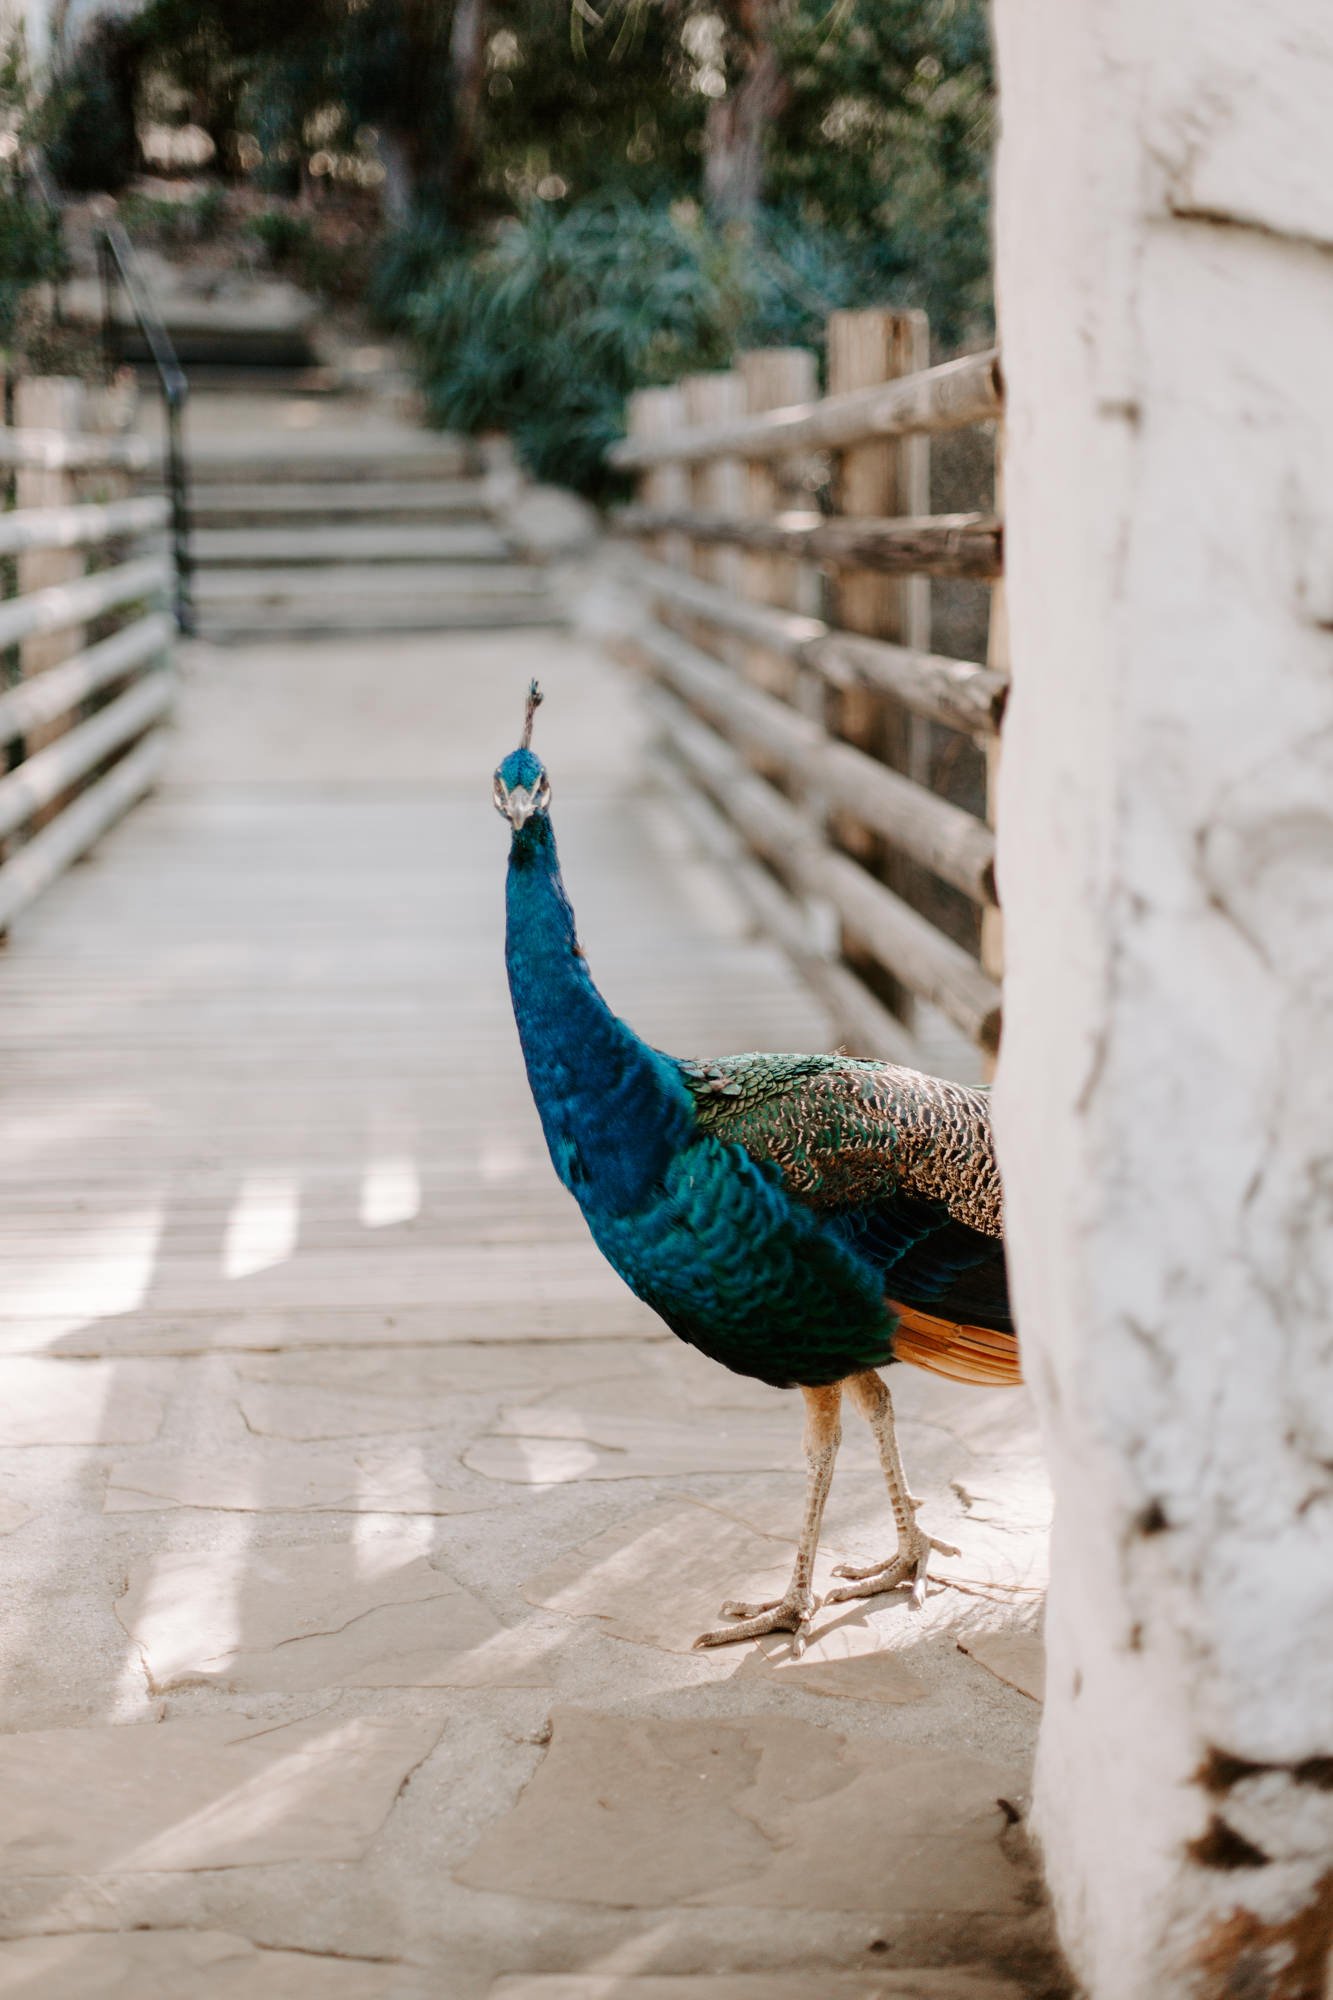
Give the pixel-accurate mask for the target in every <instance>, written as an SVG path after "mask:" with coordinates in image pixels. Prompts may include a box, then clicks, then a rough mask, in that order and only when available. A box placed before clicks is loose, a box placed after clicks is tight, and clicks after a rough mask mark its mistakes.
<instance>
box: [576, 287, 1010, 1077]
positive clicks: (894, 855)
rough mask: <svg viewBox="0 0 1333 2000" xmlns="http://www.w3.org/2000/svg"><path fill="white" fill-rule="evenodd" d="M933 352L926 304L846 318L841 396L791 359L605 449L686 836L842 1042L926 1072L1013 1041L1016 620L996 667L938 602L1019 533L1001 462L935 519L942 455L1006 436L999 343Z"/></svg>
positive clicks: (634, 618) (755, 371)
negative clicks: (941, 354) (1005, 518)
mask: <svg viewBox="0 0 1333 2000" xmlns="http://www.w3.org/2000/svg"><path fill="white" fill-rule="evenodd" d="M926 346H927V341H926V334H925V326H924V319H923V316H921V315H919V314H913V313H892V312H884V313H869V314H866V313H847V314H837V315H835V316H834V318H833V320H832V321H830V325H829V373H830V382H831V385H832V389H833V393H830V394H828V395H825V396H822V397H820V396H818V395H816V394H815V393H814V389H813V384H814V377H815V368H814V364H813V362H812V361H811V360H810V358H809V357H808V356H805V355H803V354H801V353H799V352H798V351H794V350H783V351H782V352H781V353H779V354H777V355H776V356H774V355H768V354H755V355H743V356H741V357H739V359H738V362H737V364H736V366H735V368H734V369H733V370H732V371H729V372H727V373H724V374H721V375H713V376H701V377H692V378H688V379H687V381H686V382H685V383H684V384H683V385H682V386H681V388H680V389H679V390H677V391H671V390H662V389H655V390H647V391H643V392H642V393H641V394H640V395H639V396H638V397H636V398H634V399H632V401H631V407H630V423H629V431H630V435H629V436H628V437H627V438H626V439H625V440H623V441H622V442H621V443H620V444H617V445H616V446H614V447H613V448H612V450H611V451H610V452H609V453H608V460H609V462H610V464H611V465H612V466H614V467H615V468H617V469H618V470H621V471H626V472H632V473H633V474H635V475H636V478H637V483H638V491H637V493H636V495H635V498H634V499H633V501H632V502H631V503H630V504H629V505H627V506H625V507H623V508H622V509H620V510H619V512H618V513H617V514H616V516H615V517H614V527H615V530H616V532H617V535H618V537H619V538H620V541H621V543H622V544H623V545H624V555H623V560H622V561H621V563H620V574H621V577H622V579H623V581H624V582H625V583H626V584H627V585H628V586H629V589H630V593H631V601H632V603H633V605H634V606H635V610H634V612H633V614H632V615H631V616H630V617H629V618H628V619H627V621H626V623H625V626H624V629H623V631H622V632H621V634H620V635H619V637H618V639H617V641H616V643H615V651H616V652H617V654H618V656H619V657H620V658H621V659H623V660H625V661H626V662H628V663H629V664H631V665H632V666H633V667H635V668H636V669H637V670H638V671H639V672H640V673H642V674H643V675H644V676H645V677H646V678H647V679H648V680H649V682H650V683H651V694H650V697H649V701H650V707H651V712H652V715H653V719H654V723H655V726H656V747H655V750H654V759H655V763H656V765H657V767H658V768H659V770H660V771H661V772H662V773H663V776H664V778H665V780H666V781H667V782H668V783H669V784H670V786H671V789H672V791H673V793H674V794H675V796H676V797H677V798H678V799H679V800H680V801H681V803H682V806H683V809H684V810H685V812H686V814H687V817H688V818H689V821H690V823H691V825H692V826H693V827H694V828H695V830H696V832H697V834H698V836H699V838H700V839H701V841H702V842H703V844H704V845H705V846H706V847H707V848H708V849H709V850H710V851H711V852H712V853H713V855H714V856H715V857H716V859H717V860H718V861H719V862H720V864H721V865H722V866H723V868H724V869H725V870H726V872H727V874H728V875H729V877H730V878H731V880H732V882H733V883H734V885H735V887H736V888H737V890H738V891H739V893H740V895H741V897H742V899H743V901H744V902H745V903H746V904H747V905H748V907H749V909H750V911H751V914H752V916H753V918H754V920H755V921H756V922H757V923H758V924H759V926H760V927H761V928H762V929H763V930H764V931H765V932H767V933H768V934H769V935H770V936H771V937H773V938H774V939H775V941H776V942H777V943H779V944H780V945H781V946H782V948H783V949H784V950H785V951H786V952H787V953H788V954H789V955H790V956H791V957H792V958H793V959H794V960H795V961H796V962H797V964H798V965H799V966H800V968H801V970H802V972H803V973H804V974H805V976H806V977H807V978H808V979H809V981H810V983H811V984H812V985H813V986H814V987H815V988H816V989H817V990H818V991H819V993H820V994H821V995H822V997H823V998H824V1000H825V1002H826V1004H827V1005H828V1007H829V1009H830V1011H831V1013H832V1014H833V1016H834V1018H835V1020H836V1021H837V1024H838V1027H839V1030H840V1032H841V1033H842V1035H843V1036H844V1039H845V1041H846V1042H847V1044H848V1045H849V1046H852V1047H854V1048H855V1049H857V1050H858V1051H859V1052H861V1053H865V1054H877V1055H881V1056H885V1057H888V1058H889V1059H890V1060H895V1061H903V1062H920V1061H922V1060H923V1038H924V1045H925V1053H926V1054H928V1055H930V1056H931V1058H932V1062H931V1063H928V1064H927V1066H935V1067H942V1068H944V1069H945V1070H946V1071H947V1072H948V1073H951V1074H970V1075H973V1076H975V1075H977V1074H980V1073H983V1072H984V1071H985V1069H986V1068H988V1066H989V1062H990V1060H991V1058H992V1057H993V1054H994V1051H995V1049H996V1047H997V1045H998V1040H999V1034H1000V985H999V977H998V974H999V964H1000V953H999V912H998V908H997V901H996V886H995V837H994V832H993V829H992V827H991V825H990V823H989V822H990V811H989V808H990V803H991V798H992V796H993V781H994V774H995V768H996V759H997V748H998V737H999V730H1000V725H1001V721H1002V718H1003V714H1004V707H1005V701H1006V697H1007V693H1008V674H1007V671H1006V668H1007V660H1006V655H1005V646H1004V632H1003V613H1002V606H1000V605H999V604H998V603H993V604H992V610H991V619H990V637H989V639H988V640H987V639H986V637H985V627H984V625H983V627H982V630H981V635H980V640H981V643H980V647H979V651H980V653H984V654H985V657H984V658H982V657H976V658H972V659H955V658H953V657H951V656H949V655H948V654H947V653H941V652H937V651H935V650H933V648H932V646H931V644H930V628H931V599H930V593H931V590H932V581H931V580H932V579H933V580H934V586H933V587H934V588H940V587H963V588H968V589H971V590H973V591H974V592H975V591H976V590H977V588H978V586H981V587H983V588H986V587H989V588H990V589H991V590H992V591H993V590H994V588H995V587H996V586H997V584H998V582H999V579H1000V578H1001V576H1002V571H1003V529H1002V524H1001V522H1000V520H999V518H998V510H995V509H994V508H993V498H994V494H993V488H992V486H991V484H990V478H989V474H987V473H986V472H985V469H984V468H985V465H986V462H987V461H986V455H985V448H984V447H982V448H980V455H979V456H978V457H976V459H975V463H976V464H978V465H980V466H981V467H982V471H981V473H979V474H975V475H973V483H974V486H975V488H976V499H977V504H976V506H975V509H974V511H972V512H967V513H948V514H941V513H932V512H931V511H930V505H929V502H930V497H931V496H930V474H929V457H928V454H929V450H930V439H931V438H932V437H934V436H937V435H938V436H943V435H945V434H949V435H952V434H954V433H956V432H959V431H960V430H963V429H965V428H966V427H968V426H974V425H978V424H984V425H988V426H995V427H996V428H997V429H998V424H997V420H998V419H999V418H1000V416H1001V413H1002V407H1003V403H1002V387H1001V380H1000V371H999V365H998V359H997V356H996V355H995V353H994V352H993V351H992V352H987V353H983V354H975V355H967V356H964V357H963V358H962V359H960V360H957V361H952V362H947V363H944V364H943V365H941V366H937V367H928V366H923V365H920V357H922V356H923V355H924V353H925V349H926ZM876 372H878V375H879V376H880V377H882V378H883V379H866V377H867V375H868V374H869V375H870V376H872V377H873V376H874V375H875V374H876ZM788 385H791V386H793V387H801V386H802V385H805V392H804V393H803V394H802V395H801V396H800V397H799V398H798V396H797V395H794V394H791V393H789V394H788V395H787V396H786V397H782V396H781V390H782V388H784V387H787V386H788ZM765 401H767V402H769V403H774V402H776V405H777V406H776V407H772V408H764V407H762V404H763V403H764V402H765ZM756 404H759V405H761V406H760V407H755V405H756ZM886 501H887V502H888V504H887V505H886V504H885V502H886ZM923 503H924V504H923ZM981 601H982V603H983V604H984V601H985V600H984V597H983V599H982V600H981ZM969 602H970V603H972V604H973V605H975V602H976V600H975V598H974V599H972V600H969ZM971 615H972V616H973V618H974V622H975V616H976V613H975V610H974V611H973V612H972V614H971ZM959 746H961V749H960V747H959ZM963 753H965V754H963ZM950 898H952V901H950V900H949V899H950ZM951 1038H952V1039H951Z"/></svg>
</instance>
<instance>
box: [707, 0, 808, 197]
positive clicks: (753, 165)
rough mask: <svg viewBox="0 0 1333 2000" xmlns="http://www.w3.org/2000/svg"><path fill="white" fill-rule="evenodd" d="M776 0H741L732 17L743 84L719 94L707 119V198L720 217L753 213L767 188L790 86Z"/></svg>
mask: <svg viewBox="0 0 1333 2000" xmlns="http://www.w3.org/2000/svg"><path fill="white" fill-rule="evenodd" d="M776 18H777V5H776V4H775V0H740V4H739V5H737V7H736V8H735V12H734V15H733V26H734V27H735V29H736V30H737V33H738V36H739V39H740V43H741V46H742V48H743V50H744V65H743V69H742V74H741V79H740V82H739V83H738V84H737V85H736V88H735V89H734V90H730V91H728V93H727V95H726V96H725V97H718V98H714V100H713V102H712V103H711V104H710V105H709V107H708V116H707V118H706V120H705V122H704V199H705V201H706V203H707V205H708V208H709V210H710V212H711V213H712V214H713V215H715V216H718V217H723V218H725V217H741V218H744V217H746V216H750V215H753V213H754V211H755V210H756V209H757V208H758V206H759V203H760V200H761V198H762V196H763V192H764V142H765V139H766V137H767V134H768V127H769V125H770V124H771V122H772V121H773V119H774V118H776V117H777V116H778V114H779V112H781V111H782V110H783V108H784V107H785V105H786V103H787V100H788V98H789V97H790V95H791V86H790V84H789V83H788V81H787V79H786V77H785V76H784V75H783V73H782V67H781V64H780V62H779V59H778V52H777V50H776V48H775V47H774V45H773V29H774V25H775V22H776Z"/></svg>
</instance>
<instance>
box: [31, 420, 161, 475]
mask: <svg viewBox="0 0 1333 2000" xmlns="http://www.w3.org/2000/svg"><path fill="white" fill-rule="evenodd" d="M152 461H153V454H152V452H151V451H150V449H149V446H148V440H147V439H146V438H141V437H69V436H67V435H66V434H65V433H64V432H62V431H53V430H13V431H10V430H0V465H22V466H30V467H33V468H40V469H41V470H42V471H44V472H98V471H103V470H108V469H110V470H115V471H118V472H146V471H147V470H148V467H149V466H150V465H151V464H152Z"/></svg>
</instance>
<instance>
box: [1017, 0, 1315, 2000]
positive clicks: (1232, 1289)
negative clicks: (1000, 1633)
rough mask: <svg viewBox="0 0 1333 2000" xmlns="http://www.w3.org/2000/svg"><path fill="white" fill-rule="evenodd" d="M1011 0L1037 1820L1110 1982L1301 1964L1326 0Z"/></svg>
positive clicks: (1160, 1985)
mask: <svg viewBox="0 0 1333 2000" xmlns="http://www.w3.org/2000/svg"><path fill="white" fill-rule="evenodd" d="M996 16H997V20H996V30H997V41H998V52H999V65H1000V92H1001V106H1002V124H1003V136H1002V140H1001V148H1000V159H999V170H998V173H999V189H998V216H997V239H998V287H999V299H1000V319H1001V338H1002V347H1003V356H1004V368H1005V376H1006V382H1007V391H1008V407H1009V412H1010V415H1009V424H1008V453H1007V462H1006V481H1005V487H1006V512H1007V521H1008V526H1007V562H1008V575H1009V611H1010V619H1011V639H1012V651H1013V659H1014V693H1013V698H1012V703H1011V707H1010V710H1009V714H1008V717H1007V719H1006V734H1005V747H1004V758H1003V769H1002V777H1001V797H1000V811H999V828H1000V836H999V838H1000V884H1001V894H1002V898H1003V901H1004V905H1005V915H1006V955H1007V977H1006V1031H1005V1043H1004V1049H1003V1053H1002V1057H1001V1061H1000V1068H999V1075H998V1080H997V1086H996V1117H997V1124H998V1129H999V1138H1000V1151H1001V1161H1002V1165H1003V1169H1004V1173H1005V1178H1006V1183H1007V1197H1008V1216H1009V1227H1010V1231H1011V1237H1012V1262H1013V1281H1014V1286H1015V1290H1016V1296H1017V1304H1018V1312H1019V1318H1020V1323H1021V1326H1022V1331H1023V1337H1024V1348H1025V1355H1026V1361H1027V1372H1028V1374H1029V1378H1030V1380H1031V1381H1032V1385H1033V1387H1034V1389H1035V1391H1036V1393H1037V1396H1038V1398H1039V1400H1040V1403H1041V1406H1042V1409H1043V1413H1044V1421H1045V1424H1046V1428H1047V1432H1048V1442H1049V1449H1050V1457H1051V1465H1052V1472H1053V1477H1054V1480H1055V1485H1056V1491H1057V1504H1058V1517H1057V1529H1056V1548H1055V1554H1054V1565H1053V1580H1052V1589H1051V1599H1050V1607H1049V1650H1050V1666H1051V1671H1050V1676H1049V1680H1050V1695H1049V1700H1048V1704H1047V1709H1046V1714H1045V1719H1044V1723H1043V1735H1042V1743H1041V1751H1040V1758H1039V1767H1038V1783H1037V1804H1036V1823H1037V1828H1038V1832H1039V1836H1040V1838H1041V1840H1042V1842H1043V1846H1044V1851H1045V1855H1046V1861H1047V1866H1048V1870H1049V1875H1050V1879H1051V1883H1052V1887H1053V1890H1054V1894H1055V1898H1056V1903H1057V1910H1058V1915H1059V1920H1060V1924H1061V1928H1062V1933H1063V1937H1064V1941H1065V1944H1066V1948H1067V1950H1068V1951H1069V1953H1070V1956H1071V1958H1072V1960H1073V1962H1074V1964H1075V1967H1076V1970H1077V1971H1078V1973H1079V1974H1080V1976H1081V1977H1083V1978H1084V1979H1085V1980H1086V1981H1087V1982H1088V1985H1089V1987H1090V1990H1091V1991H1092V1993H1093V1994H1094V1995H1095V1996H1096V2000H1175V1996H1177V1995H1179V1996H1184V1995H1190V1996H1209V2000H1212V1996H1218V1997H1219V2000H1220V1996H1223V1995H1226V1996H1229V2000H1268V1996H1273V1997H1274V2000H1314V1996H1315V1995H1317V1994H1318V1993H1320V1991H1321V1989H1322V1985H1323V1979H1324V1968H1325V1965H1326V1959H1327V1950H1328V1940H1329V1933H1330V1929H1333V1761H1326V1762H1324V1763H1322V1764H1321V1763H1318V1762H1311V1761H1310V1760H1313V1759H1319V1758H1324V1759H1325V1760H1329V1759H1330V1758H1333V1608H1331V1606H1333V1304H1331V1301H1333V6H1331V5H1330V4H1329V0H1269V4H1268V5H1266V6H1263V7H1259V6H1254V5H1252V4H1249V3H1248V0H1246V4H1243V5H1242V4H1237V0H1174V4H1173V5H1170V6H1163V5H1162V4H1161V3H1160V0H1154V4H1148V0H996ZM1228 1760H1231V1761H1228ZM1234 1760H1244V1762H1245V1764H1253V1765H1255V1766H1258V1767H1260V1768H1259V1769H1256V1770H1254V1771H1247V1770H1245V1768H1244V1766H1243V1765H1240V1764H1237V1763H1236V1762H1235V1761H1234ZM1201 1772H1205V1773H1206V1774H1207V1776H1208V1778H1209V1779H1210V1781H1211V1787H1210V1784H1209V1783H1206V1782H1203V1781H1201V1777H1200V1773H1201ZM1321 1937H1322V1940H1323V1942H1322V1944H1321V1942H1320V1940H1321ZM1316 1967H1317V1968H1318V1970H1316V1969H1315V1968H1316Z"/></svg>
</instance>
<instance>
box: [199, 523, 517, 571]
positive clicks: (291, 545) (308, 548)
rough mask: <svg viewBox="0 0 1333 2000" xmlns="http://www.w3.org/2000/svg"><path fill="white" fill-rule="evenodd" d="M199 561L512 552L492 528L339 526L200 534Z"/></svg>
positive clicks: (406, 558)
mask: <svg viewBox="0 0 1333 2000" xmlns="http://www.w3.org/2000/svg"><path fill="white" fill-rule="evenodd" d="M191 545H192V550H193V554H194V559H195V561H196V563H198V564H199V565H200V566H201V567H203V568H207V567H209V566H210V565H212V564H224V563H225V564H236V565H238V566H248V567H250V568H253V567H255V566H256V565H259V564H262V565H264V566H266V567H279V566H281V565H293V564H308V565H317V564H322V563H335V562H336V563H343V562H353V563H357V562H372V563H380V562H383V563H392V564H395V565H397V564H402V563H415V562H422V561H425V562H432V561H433V562H443V563H447V562H496V563H502V562H506V561H507V560H509V558H510V557H511V555H512V550H511V548H510V545H509V543H508V542H507V541H506V540H505V538H504V536H503V535H502V534H500V533H499V532H498V531H497V530H496V529H495V528H493V527H492V526H491V525H490V523H489V522H486V521H477V522H462V523H437V522H426V523H424V524H423V523H420V522H414V523H408V524H406V525H404V524H401V523H399V524H394V523H386V522H375V521H371V522H361V521H350V522H339V523H337V524H335V525H324V526H318V527H309V528H290V527H260V528H197V529H196V530H195V532H194V535H193V537H192V544H191Z"/></svg>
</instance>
